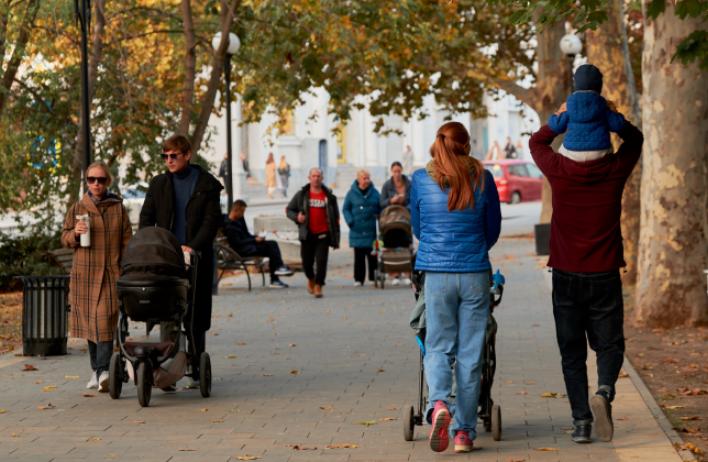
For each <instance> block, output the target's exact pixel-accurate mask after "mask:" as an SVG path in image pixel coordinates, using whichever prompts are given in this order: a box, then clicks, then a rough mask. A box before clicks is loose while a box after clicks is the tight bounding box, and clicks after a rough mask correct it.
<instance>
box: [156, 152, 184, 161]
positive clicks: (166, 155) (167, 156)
mask: <svg viewBox="0 0 708 462" xmlns="http://www.w3.org/2000/svg"><path fill="white" fill-rule="evenodd" d="M181 155H182V153H181V152H178V153H177V154H173V153H169V154H167V153H162V154H161V156H162V160H167V159H172V160H175V159H177V158H178V157H179V156H181Z"/></svg>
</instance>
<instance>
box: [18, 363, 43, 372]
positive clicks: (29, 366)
mask: <svg viewBox="0 0 708 462" xmlns="http://www.w3.org/2000/svg"><path fill="white" fill-rule="evenodd" d="M36 370H39V369H37V368H36V367H34V366H33V365H32V364H25V365H24V366H23V367H22V372H32V371H36Z"/></svg>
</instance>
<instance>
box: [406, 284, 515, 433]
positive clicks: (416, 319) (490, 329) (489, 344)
mask: <svg viewBox="0 0 708 462" xmlns="http://www.w3.org/2000/svg"><path fill="white" fill-rule="evenodd" d="M489 275H490V288H489V297H490V301H489V302H490V303H489V319H488V320H487V328H486V334H485V340H484V351H483V352H482V360H483V365H482V383H481V385H480V393H479V411H478V413H477V416H478V418H479V419H481V420H482V422H483V423H484V430H485V431H487V432H492V438H493V439H494V441H499V440H500V439H501V433H502V428H501V406H499V405H498V404H495V403H494V401H493V400H492V384H493V383H494V373H495V371H496V367H497V354H496V335H497V321H496V320H495V319H494V316H493V315H492V313H493V311H494V307H496V306H497V305H499V304H500V303H501V299H502V295H503V294H504V283H505V282H506V280H505V278H504V275H503V274H501V272H500V271H499V270H497V271H496V273H494V275H492V273H491V271H490V273H489ZM424 279H425V274H424V273H422V272H419V271H416V272H414V273H413V286H414V288H415V298H416V306H415V309H414V310H413V312H412V313H411V320H410V325H411V327H412V328H413V330H415V331H416V341H417V343H418V347H419V348H420V376H419V379H418V412H417V413H416V410H415V407H414V406H403V411H402V419H401V420H402V422H403V439H404V440H406V441H413V433H414V428H415V425H423V421H424V419H425V402H426V401H427V386H426V384H425V370H424V369H423V357H424V356H425V299H424V297H423V282H424ZM453 367H454V366H453ZM453 377H454V375H453ZM453 393H454V383H453Z"/></svg>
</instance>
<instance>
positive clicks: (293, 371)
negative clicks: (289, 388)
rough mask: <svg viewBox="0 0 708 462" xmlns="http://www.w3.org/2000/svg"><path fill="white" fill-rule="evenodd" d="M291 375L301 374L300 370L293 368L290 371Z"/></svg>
mask: <svg viewBox="0 0 708 462" xmlns="http://www.w3.org/2000/svg"><path fill="white" fill-rule="evenodd" d="M290 375H300V371H299V370H297V369H293V370H291V371H290Z"/></svg>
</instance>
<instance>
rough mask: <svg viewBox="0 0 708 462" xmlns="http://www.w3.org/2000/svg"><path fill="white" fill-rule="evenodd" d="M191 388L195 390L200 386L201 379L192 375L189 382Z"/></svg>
mask: <svg viewBox="0 0 708 462" xmlns="http://www.w3.org/2000/svg"><path fill="white" fill-rule="evenodd" d="M186 388H188V389H189V390H194V389H196V388H199V379H193V378H191V377H190V379H189V382H187V387H186Z"/></svg>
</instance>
